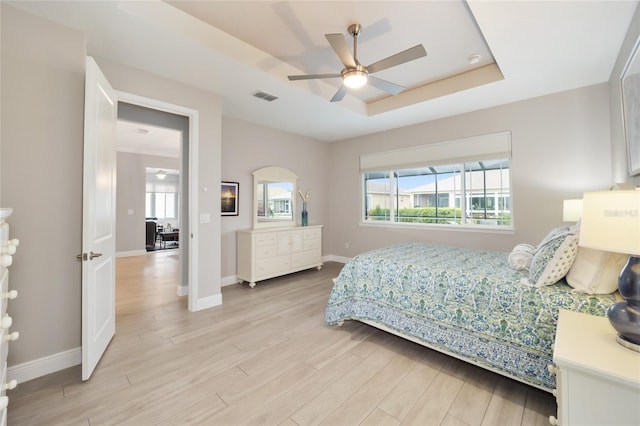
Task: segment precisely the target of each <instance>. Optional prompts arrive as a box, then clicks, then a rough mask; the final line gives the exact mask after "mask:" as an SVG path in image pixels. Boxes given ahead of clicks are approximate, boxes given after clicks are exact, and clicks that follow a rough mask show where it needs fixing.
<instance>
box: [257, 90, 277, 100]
mask: <svg viewBox="0 0 640 426" xmlns="http://www.w3.org/2000/svg"><path fill="white" fill-rule="evenodd" d="M253 96H255V97H256V98H259V99H264V100H265V101H267V102H273V101H275V100H276V99H278V97H277V96H274V95H272V94H269V93H267V92H263V91H261V90H258V91H257V92H255V93H253Z"/></svg>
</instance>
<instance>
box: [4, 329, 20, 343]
mask: <svg viewBox="0 0 640 426" xmlns="http://www.w3.org/2000/svg"><path fill="white" fill-rule="evenodd" d="M19 338H20V333H19V332H17V331H14V332H13V333H11V334H7V335H6V336H4V340H7V341H9V342H15V341H16V340H18V339H19Z"/></svg>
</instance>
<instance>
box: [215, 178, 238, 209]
mask: <svg viewBox="0 0 640 426" xmlns="http://www.w3.org/2000/svg"><path fill="white" fill-rule="evenodd" d="M239 190H240V184H239V183H238V182H222V186H221V188H220V196H221V199H220V210H221V213H222V216H238V200H239V198H240V197H239V195H240V194H239Z"/></svg>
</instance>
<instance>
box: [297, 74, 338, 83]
mask: <svg viewBox="0 0 640 426" xmlns="http://www.w3.org/2000/svg"><path fill="white" fill-rule="evenodd" d="M337 77H342V75H341V74H305V75H290V76H288V78H289V80H291V81H294V80H313V79H316V78H337Z"/></svg>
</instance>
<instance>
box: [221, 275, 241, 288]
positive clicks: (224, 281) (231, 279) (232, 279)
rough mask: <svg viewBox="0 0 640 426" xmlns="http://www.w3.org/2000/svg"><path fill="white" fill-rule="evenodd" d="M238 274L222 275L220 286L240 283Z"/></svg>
mask: <svg viewBox="0 0 640 426" xmlns="http://www.w3.org/2000/svg"><path fill="white" fill-rule="evenodd" d="M238 282H239V281H238V276H237V275H230V276H228V277H222V278H221V279H220V287H226V286H228V285H234V284H238Z"/></svg>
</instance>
